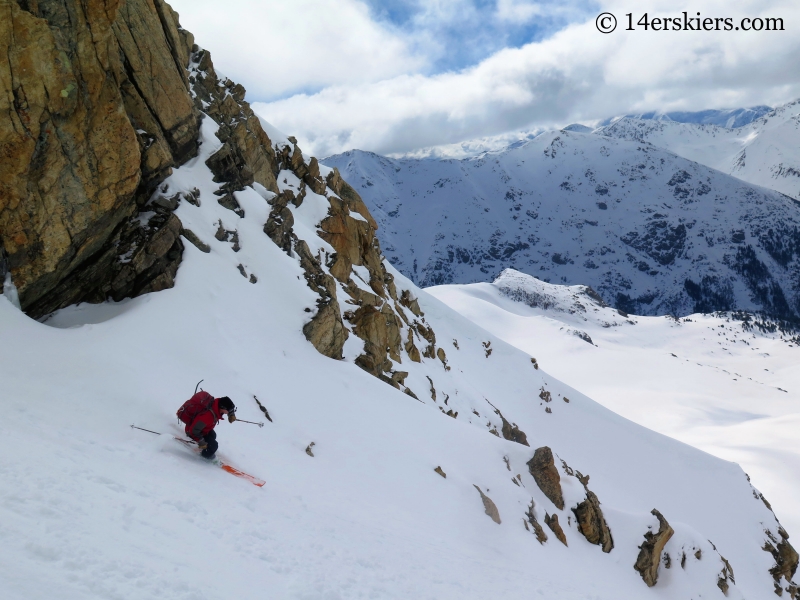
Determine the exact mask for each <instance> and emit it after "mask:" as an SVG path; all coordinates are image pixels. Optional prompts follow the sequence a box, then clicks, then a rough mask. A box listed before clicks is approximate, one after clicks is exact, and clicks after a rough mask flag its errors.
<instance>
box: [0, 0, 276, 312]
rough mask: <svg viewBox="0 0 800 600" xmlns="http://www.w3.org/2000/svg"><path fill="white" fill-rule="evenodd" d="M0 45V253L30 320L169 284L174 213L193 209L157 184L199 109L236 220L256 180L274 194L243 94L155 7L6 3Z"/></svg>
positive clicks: (161, 6) (192, 138)
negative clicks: (210, 126) (215, 143)
mask: <svg viewBox="0 0 800 600" xmlns="http://www.w3.org/2000/svg"><path fill="white" fill-rule="evenodd" d="M0 42H2V43H0V48H2V50H0V54H1V55H2V59H0V156H2V161H0V247H3V248H4V251H5V253H6V255H7V264H8V269H9V270H10V273H11V276H12V278H13V281H14V284H15V285H16V287H17V289H18V290H19V294H20V300H21V304H22V308H23V309H24V310H25V311H26V312H27V313H28V314H30V315H32V316H34V317H39V316H42V315H45V314H47V313H49V312H52V311H53V310H55V309H57V308H60V307H63V306H66V305H68V304H72V303H76V302H81V301H89V302H100V301H104V300H106V299H108V298H112V299H114V300H120V299H122V298H124V297H128V296H136V295H139V294H142V293H146V292H152V291H158V290H161V289H165V288H167V287H171V286H172V285H173V280H174V277H175V273H176V272H177V269H178V266H179V265H180V261H181V258H182V252H183V244H182V242H181V240H180V237H179V236H180V232H181V229H182V227H181V224H180V221H177V219H176V217H175V216H174V215H173V214H172V211H174V210H175V208H176V207H177V206H178V204H179V203H180V202H181V201H182V200H184V199H186V200H187V201H189V202H192V203H195V204H196V203H198V202H199V201H200V199H199V198H198V197H197V196H193V197H187V198H183V197H181V196H162V195H159V185H160V184H161V182H162V181H163V180H164V179H165V178H166V177H167V176H168V175H169V174H170V172H171V169H172V167H175V166H179V165H181V164H183V163H185V162H186V161H187V160H188V159H190V158H192V157H193V156H195V155H196V153H197V148H198V134H199V124H200V121H201V119H202V118H203V113H205V114H206V115H208V116H209V117H210V118H211V119H213V120H214V121H215V122H216V123H217V124H218V125H219V131H218V133H217V135H218V137H219V138H220V141H221V142H222V148H221V149H220V150H219V151H218V152H217V153H215V155H214V156H213V157H212V158H211V159H210V160H209V166H210V167H211V168H212V170H213V172H214V174H215V175H216V180H217V181H218V182H219V183H220V190H219V191H218V192H217V193H218V196H219V200H220V203H222V204H223V205H224V206H228V207H229V208H231V209H233V210H236V209H237V208H238V205H237V204H236V201H235V198H234V196H233V191H235V190H237V189H242V188H243V187H244V186H246V185H250V184H252V183H254V182H256V183H260V184H261V185H263V186H264V187H265V188H266V189H268V190H270V191H273V192H277V186H276V183H275V175H276V173H277V161H276V157H275V152H274V150H273V148H272V143H271V141H270V140H269V138H268V136H267V135H266V133H265V132H264V131H263V129H262V127H261V125H260V122H259V120H258V118H257V117H256V116H255V115H254V114H253V112H252V110H251V109H250V107H249V105H248V104H247V102H245V101H244V93H245V92H244V88H242V87H241V86H240V85H236V84H234V83H233V82H231V81H229V80H224V81H220V80H219V79H218V77H217V76H216V74H215V72H214V69H213V64H212V62H211V58H210V56H209V54H208V53H207V52H205V51H203V50H201V49H200V48H198V47H197V46H196V45H195V44H194V38H193V36H192V35H191V34H190V33H189V32H187V31H185V30H184V29H182V28H181V27H180V24H179V21H178V15H177V14H176V13H175V12H174V11H173V10H172V9H171V8H170V7H169V6H168V5H167V4H166V3H165V2H164V1H163V0H82V1H80V2H79V1H78V0H38V1H36V2H31V1H24V2H23V1H21V0H0ZM207 200H210V199H205V198H204V199H203V201H207ZM140 213H146V214H147V218H142V217H140ZM191 241H192V243H193V244H195V245H197V243H196V242H197V240H196V239H192V240H191ZM198 247H199V248H201V249H202V248H203V246H202V244H201V245H198Z"/></svg>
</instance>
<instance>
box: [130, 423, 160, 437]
mask: <svg viewBox="0 0 800 600" xmlns="http://www.w3.org/2000/svg"><path fill="white" fill-rule="evenodd" d="M131 427H132V428H133V429H138V430H139V431H146V432H147V433H155V434H156V435H161V434H160V433H158V432H157V431H150V430H149V429H142V428H141V427H137V426H136V425H131Z"/></svg>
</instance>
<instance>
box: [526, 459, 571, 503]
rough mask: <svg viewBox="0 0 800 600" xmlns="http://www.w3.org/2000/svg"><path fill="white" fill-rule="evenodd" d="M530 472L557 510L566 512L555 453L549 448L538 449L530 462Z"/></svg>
mask: <svg viewBox="0 0 800 600" xmlns="http://www.w3.org/2000/svg"><path fill="white" fill-rule="evenodd" d="M528 470H529V471H530V474H531V475H532V476H533V479H534V480H535V481H536V485H538V486H539V489H540V490H542V493H544V495H545V496H547V498H548V499H549V500H550V501H551V502H552V503H553V504H555V506H556V508H558V509H559V510H564V496H563V494H562V493H561V476H560V475H559V474H558V469H557V468H556V463H555V460H554V459H553V451H552V450H550V448H548V447H547V446H542V447H541V448H537V449H536V452H534V454H533V458H532V459H530V460H529V461H528Z"/></svg>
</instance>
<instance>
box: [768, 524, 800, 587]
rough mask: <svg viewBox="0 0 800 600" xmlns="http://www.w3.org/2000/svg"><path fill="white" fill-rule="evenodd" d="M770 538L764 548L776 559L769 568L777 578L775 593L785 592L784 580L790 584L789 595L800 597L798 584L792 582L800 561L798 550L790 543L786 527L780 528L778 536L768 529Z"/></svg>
mask: <svg viewBox="0 0 800 600" xmlns="http://www.w3.org/2000/svg"><path fill="white" fill-rule="evenodd" d="M766 533H767V536H768V538H769V539H768V540H767V541H766V542H764V548H763V549H764V550H765V551H766V552H769V553H770V554H772V557H773V558H774V559H775V565H774V566H773V567H772V568H771V569H770V570H769V572H770V575H772V578H773V579H774V580H775V593H776V594H778V595H779V596H780V595H782V594H783V591H784V587H783V583H782V580H785V581H786V583H787V584H788V585H787V586H786V588H785V591H786V592H787V593H788V595H789V597H791V598H792V599H794V598H795V597H800V594H799V593H798V587H797V585H796V584H795V583H794V582H792V578H793V577H794V575H795V573H796V572H797V565H798V562H799V561H800V556H799V555H798V553H797V551H796V550H795V549H794V548H793V547H792V545H791V544H790V543H789V534H788V533H787V532H786V530H785V529H783V528H782V527H780V528H779V529H778V536H780V538H778V537H776V536H775V535H774V534H773V533H772V532H771V531H769V530H767V532H766Z"/></svg>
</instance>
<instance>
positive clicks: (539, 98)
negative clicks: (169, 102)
mask: <svg viewBox="0 0 800 600" xmlns="http://www.w3.org/2000/svg"><path fill="white" fill-rule="evenodd" d="M172 4H173V6H174V7H175V8H176V9H177V10H178V11H180V12H181V21H182V23H183V25H184V26H185V27H186V28H187V29H189V30H190V31H192V32H193V33H195V35H196V38H197V40H198V43H200V44H201V45H203V46H204V47H206V48H208V49H210V50H211V51H212V55H213V58H214V62H215V64H216V65H217V67H218V68H219V70H220V71H221V72H223V73H225V74H226V75H228V76H229V77H231V78H232V79H234V80H237V81H239V82H241V83H243V84H244V85H245V87H247V89H248V98H249V99H251V100H253V99H262V100H264V99H266V100H269V99H272V101H268V102H266V103H256V104H254V106H255V107H256V108H257V110H259V112H260V113H261V114H262V115H263V116H264V117H265V118H267V119H268V120H270V121H272V122H273V123H274V124H275V125H276V126H278V127H279V128H280V129H282V130H284V131H287V132H288V133H291V134H294V135H296V136H297V137H298V138H299V139H300V140H301V142H302V144H303V146H304V148H306V150H307V151H310V152H312V153H314V154H317V155H320V156H322V155H325V154H330V153H334V152H340V151H342V150H346V149H349V148H354V147H358V148H362V149H365V150H373V151H376V152H382V153H393V152H395V153H396V152H407V151H413V150H417V149H420V148H424V147H428V146H437V145H442V144H448V143H455V142H461V141H463V140H467V139H471V138H479V137H485V136H496V135H499V134H503V133H505V132H508V131H512V130H515V129H520V128H528V129H535V128H538V127H549V126H554V125H565V124H568V123H571V122H576V121H584V122H590V121H595V120H598V119H602V118H605V117H608V116H612V115H616V114H622V113H626V112H634V111H645V110H699V109H703V108H723V107H737V106H745V105H753V104H777V103H780V102H784V101H787V100H789V99H792V98H794V97H798V96H800V62H798V61H797V56H799V55H800V35H798V31H797V28H798V27H800V4H799V3H797V2H796V0H791V1H789V0H728V1H723V0H691V1H690V0H648V2H647V3H646V5H645V4H644V3H642V2H640V1H639V0H619V1H614V0H601V2H600V3H599V4H600V7H599V8H598V10H597V12H598V13H599V12H601V11H606V10H608V11H610V12H613V13H614V14H616V15H617V18H618V21H619V25H618V29H617V31H615V32H613V33H611V34H609V35H603V34H601V33H599V32H598V31H597V30H596V29H595V24H594V16H592V17H591V19H589V20H588V21H587V22H585V23H577V24H574V25H571V26H569V27H567V28H566V29H564V30H562V31H560V32H557V33H556V34H554V35H552V36H551V37H549V38H548V39H545V40H543V41H540V42H536V43H531V44H528V45H526V46H523V47H521V48H506V49H503V50H500V51H499V52H496V53H494V54H492V55H491V56H489V57H488V58H485V59H484V60H482V61H481V62H480V63H478V64H476V65H474V66H471V67H469V68H466V69H463V70H461V71H458V72H448V73H438V74H431V70H432V68H433V67H432V65H433V64H434V63H436V62H437V61H440V60H441V58H442V56H445V57H446V56H448V54H447V53H448V52H450V53H454V52H458V49H457V48H453V47H452V44H453V38H452V35H453V30H454V28H455V31H456V33H458V32H459V31H460V30H461V29H463V31H464V32H465V33H464V36H465V39H466V41H467V47H469V45H470V44H471V45H473V46H475V47H478V46H481V47H486V48H489V47H490V46H491V44H487V38H488V39H492V36H495V37H496V35H497V32H500V33H502V31H503V30H502V26H503V25H502V24H503V23H508V25H507V27H508V28H509V29H508V31H511V28H513V27H515V26H516V25H518V23H519V22H523V21H525V22H529V23H532V24H533V25H534V26H537V24H539V23H543V22H544V21H543V20H542V19H545V20H546V19H548V18H551V17H553V16H554V15H556V16H560V17H562V18H563V17H564V15H567V17H568V18H572V17H574V15H578V14H581V12H580V11H581V10H585V6H586V3H585V1H584V0H569V1H567V2H554V1H553V0H546V1H543V2H542V1H536V0H498V2H497V4H495V5H493V6H492V7H489V8H486V7H483V8H482V9H481V10H478V9H477V8H476V7H477V6H478V5H477V4H476V3H475V2H474V1H473V0H430V1H427V2H420V4H419V7H418V8H421V10H419V11H417V12H415V13H413V15H412V18H411V21H410V24H408V23H407V24H406V25H404V27H405V31H404V32H403V31H401V30H400V29H399V28H398V27H395V26H393V25H390V24H387V23H386V22H384V21H380V22H379V21H376V20H375V18H374V15H371V13H370V11H369V10H368V8H367V6H366V4H365V1H364V0H291V1H289V2H275V1H268V2H265V1H263V0H229V2H228V3H226V4H225V6H224V7H222V5H220V3H219V2H216V1H212V0H192V1H191V2H190V1H189V0H172ZM481 6H483V5H481ZM683 10H686V11H688V12H689V13H690V14H694V13H696V12H697V11H700V12H701V14H702V16H703V17H706V16H708V17H712V18H713V17H723V18H724V17H731V18H734V19H735V20H737V21H738V19H740V18H742V17H757V16H770V17H781V18H783V19H784V23H785V26H786V31H783V32H760V33H757V32H724V31H720V32H694V31H688V32H684V31H681V32H676V31H647V32H645V31H641V30H639V31H633V32H630V31H624V29H625V25H626V17H625V13H632V14H633V15H634V21H638V18H639V17H640V16H641V15H642V14H643V13H644V12H648V13H649V15H650V17H653V16H661V17H664V16H673V17H678V16H680V15H681V13H682V11H683ZM498 27H501V29H497V28H498ZM501 38H502V36H501ZM462 50H463V48H462ZM477 55H480V52H478V53H477ZM483 55H485V54H483ZM456 62H457V61H456ZM461 64H463V63H461ZM293 93H294V94H295V95H293V96H290V94H293Z"/></svg>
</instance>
